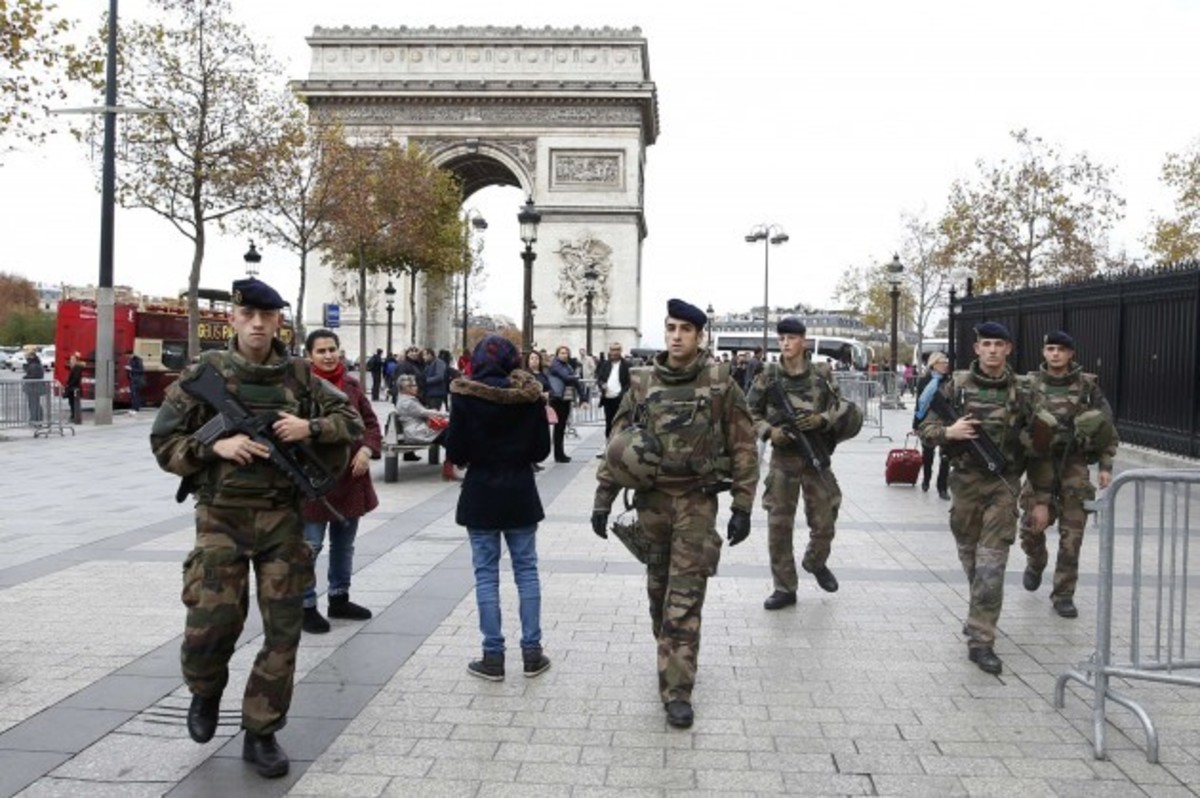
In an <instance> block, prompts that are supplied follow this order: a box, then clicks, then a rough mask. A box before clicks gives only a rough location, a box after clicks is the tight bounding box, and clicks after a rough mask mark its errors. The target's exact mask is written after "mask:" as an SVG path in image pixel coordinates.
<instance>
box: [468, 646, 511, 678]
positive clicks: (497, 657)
mask: <svg viewBox="0 0 1200 798" xmlns="http://www.w3.org/2000/svg"><path fill="white" fill-rule="evenodd" d="M467 673H469V674H471V675H472V676H478V677H479V678H480V679H487V680H488V681H489V682H502V681H504V653H503V652H501V653H499V654H489V653H487V652H486V651H485V652H483V659H477V660H475V661H473V662H472V663H471V664H469V665H467Z"/></svg>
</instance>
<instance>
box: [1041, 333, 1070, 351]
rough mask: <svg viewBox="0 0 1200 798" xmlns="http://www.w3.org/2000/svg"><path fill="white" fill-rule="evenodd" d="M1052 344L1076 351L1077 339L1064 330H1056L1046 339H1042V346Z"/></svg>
mask: <svg viewBox="0 0 1200 798" xmlns="http://www.w3.org/2000/svg"><path fill="white" fill-rule="evenodd" d="M1050 344H1056V345H1058V346H1065V347H1066V348H1067V349H1070V350H1071V351H1075V339H1074V338H1072V337H1071V336H1070V335H1069V334H1068V333H1065V332H1063V331H1062V330H1055V331H1054V332H1052V333H1048V334H1047V335H1046V337H1044V338H1043V339H1042V346H1049V345H1050Z"/></svg>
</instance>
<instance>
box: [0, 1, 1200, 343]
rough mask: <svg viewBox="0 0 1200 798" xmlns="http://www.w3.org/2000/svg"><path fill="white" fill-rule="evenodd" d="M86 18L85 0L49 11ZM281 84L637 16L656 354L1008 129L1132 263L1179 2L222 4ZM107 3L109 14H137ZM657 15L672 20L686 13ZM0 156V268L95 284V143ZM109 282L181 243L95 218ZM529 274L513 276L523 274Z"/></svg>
mask: <svg viewBox="0 0 1200 798" xmlns="http://www.w3.org/2000/svg"><path fill="white" fill-rule="evenodd" d="M58 4H59V6H60V8H61V9H62V11H64V12H65V13H66V14H67V15H68V16H72V17H76V18H80V19H84V20H86V21H88V24H89V25H92V24H93V23H94V21H95V20H96V19H98V17H99V15H100V13H101V11H103V10H104V9H105V8H107V5H108V4H107V2H105V0H88V1H87V2H85V1H84V0H58ZM234 6H235V9H236V11H237V14H238V15H239V17H240V18H241V19H242V20H243V21H245V22H246V23H247V25H248V26H249V27H250V28H251V29H252V30H255V31H257V32H259V33H260V35H261V36H262V38H263V39H264V40H265V41H267V42H269V44H270V45H271V47H272V48H273V50H274V52H275V54H276V56H277V57H278V58H279V60H281V61H282V62H283V63H284V64H285V66H286V70H287V75H288V77H289V78H303V77H305V76H306V75H307V70H308V60H309V49H308V46H307V44H306V42H305V36H307V35H309V34H311V33H312V30H313V27H314V26H317V25H320V26H340V25H351V26H369V25H379V26H381V27H390V26H399V25H409V26H424V25H438V26H452V25H460V24H462V25H501V26H509V25H525V26H529V27H541V26H544V25H552V26H573V25H582V26H585V27H600V26H604V25H610V26H614V27H632V26H635V25H636V26H640V27H641V29H642V33H643V35H645V36H646V37H647V39H648V41H649V52H650V70H651V78H652V79H653V80H654V81H655V82H656V83H657V86H658V98H659V107H660V116H661V125H662V131H661V135H660V137H659V139H658V143H657V144H655V145H654V146H653V147H651V148H650V149H649V150H648V155H647V168H646V218H647V223H648V226H649V237H648V238H647V239H646V242H645V249H644V274H645V283H644V286H643V292H644V293H643V319H642V323H643V334H644V336H645V341H646V343H647V344H655V343H658V342H659V341H661V334H660V333H659V330H660V325H661V318H662V312H663V306H664V303H665V301H666V299H667V298H668V297H671V296H680V297H683V298H686V299H688V300H689V301H692V302H694V303H695V304H698V305H701V306H705V305H708V304H709V303H711V304H712V305H713V306H714V307H715V308H716V310H717V311H718V312H726V311H739V310H745V309H747V308H749V307H750V306H751V305H753V304H758V303H761V301H762V295H763V257H762V245H761V244H758V245H755V246H751V245H749V244H747V243H745V241H744V238H743V237H744V236H745V234H746V233H747V232H748V231H749V229H750V228H751V227H752V226H753V225H755V224H756V223H759V222H774V223H778V224H780V225H782V226H783V227H784V228H785V229H786V230H787V232H788V234H789V235H790V236H791V240H790V242H788V243H787V244H785V245H783V246H782V247H777V248H772V253H771V255H772V257H771V285H770V296H771V303H772V304H773V305H776V304H791V303H794V302H805V303H808V304H813V305H818V306H823V305H828V304H829V303H830V302H831V294H832V290H833V287H834V284H835V282H836V280H837V277H838V275H839V274H840V273H841V271H842V270H843V269H844V268H845V267H846V266H847V265H850V264H858V263H868V262H872V261H874V260H886V259H889V258H890V256H891V253H892V250H893V249H894V248H895V247H896V243H897V239H898V236H899V235H900V214H901V213H902V212H904V211H911V212H917V213H920V212H927V213H928V214H930V215H931V216H936V215H938V214H939V213H940V212H941V211H942V210H943V209H944V207H945V199H946V196H947V192H948V189H949V187H950V184H951V182H952V181H953V180H954V179H955V178H959V177H966V176H970V175H971V174H973V173H974V162H975V160H976V159H978V158H983V159H985V160H989V161H995V160H998V159H999V158H1001V157H1003V156H1005V155H1011V154H1012V152H1013V151H1012V150H1011V148H1010V142H1009V136H1008V134H1009V131H1010V130H1014V129H1018V128H1022V127H1027V128H1028V129H1029V130H1030V131H1031V132H1032V133H1033V134H1035V135H1039V136H1041V137H1043V138H1045V139H1047V140H1048V141H1050V142H1052V143H1054V144H1056V145H1058V146H1059V147H1061V148H1062V149H1064V150H1065V151H1066V152H1068V153H1076V152H1080V151H1083V152H1086V153H1087V154H1088V155H1089V156H1090V157H1092V158H1093V159H1095V160H1097V161H1100V162H1102V163H1105V164H1107V165H1109V166H1112V167H1114V168H1115V169H1116V173H1117V181H1116V188H1117V190H1118V191H1119V192H1120V193H1121V194H1122V195H1123V196H1124V197H1125V198H1126V199H1127V200H1128V206H1127V209H1126V211H1127V219H1126V221H1125V222H1124V223H1123V224H1122V226H1121V227H1120V228H1119V230H1118V232H1117V234H1116V236H1115V237H1114V238H1115V240H1116V243H1118V244H1120V245H1123V246H1125V247H1126V248H1127V249H1128V250H1129V251H1130V252H1131V253H1132V254H1141V253H1142V252H1143V251H1144V247H1143V245H1142V243H1141V239H1142V237H1143V236H1144V235H1145V233H1146V231H1147V229H1148V228H1149V223H1150V219H1151V217H1152V215H1153V214H1154V213H1168V212H1170V209H1171V207H1170V205H1171V197H1170V196H1169V194H1167V193H1166V192H1165V191H1164V190H1163V188H1162V187H1161V185H1160V184H1159V183H1158V174H1159V168H1160V166H1161V163H1162V159H1163V156H1164V154H1165V153H1167V152H1169V151H1178V150H1182V149H1184V148H1186V147H1188V146H1189V145H1190V144H1191V143H1193V142H1194V141H1196V139H1197V137H1198V136H1200V103H1197V102H1196V92H1197V89H1196V87H1197V85H1200V80H1198V77H1200V75H1198V72H1200V62H1198V61H1197V59H1196V58H1195V45H1194V43H1195V40H1196V37H1197V35H1198V34H1200V3H1194V2H1189V0H1178V2H1170V1H1169V0H1139V2H1129V0H1124V1H1123V2H1109V1H1107V0H1100V1H1096V0H1093V1H1092V2H1076V1H1074V0H1070V1H1067V0H1055V1H1054V2H1047V0H1008V1H1007V2H1005V3H986V4H985V3H971V2H961V0H957V1H955V2H950V1H947V2H940V1H934V0H928V1H910V2H902V3H901V2H843V3H794V4H785V3H773V2H765V0H743V2H737V3H720V4H705V5H704V6H703V10H701V6H700V5H696V4H691V5H688V4H678V3H670V4H668V3H665V2H660V3H654V4H651V3H649V2H646V0H637V1H636V2H629V1H627V0H606V1H605V2H595V3H586V4H585V3H576V2H563V1H562V0H557V1H556V2H545V1H544V0H525V2H522V3H511V4H499V3H495V2H486V3H485V2H479V0H456V2H454V3H422V4H414V3H403V4H401V3H393V2H382V0H341V2H338V3H329V2H327V1H324V0H287V2H284V0H253V2H251V0H235V2H234ZM145 7H146V6H145V2H144V0H121V9H120V15H121V17H122V18H126V19H131V18H134V17H137V16H139V15H141V14H143V13H144V10H145ZM677 9H688V10H687V11H683V10H677ZM2 157H3V163H4V165H3V168H2V169H0V180H3V181H4V182H3V185H4V189H5V190H4V191H3V192H0V242H2V243H0V271H7V272H15V273H17V274H22V275H25V276H28V277H30V278H33V279H38V280H45V281H51V282H59V281H65V282H68V283H71V284H87V283H95V282H96V280H97V277H98V257H99V256H98V251H99V216H100V200H99V195H98V193H97V192H96V190H95V183H96V181H95V171H96V170H95V161H98V158H99V155H98V153H92V152H89V150H88V148H87V147H86V146H85V145H79V144H76V143H75V142H74V141H73V140H69V139H67V138H66V137H60V138H59V139H58V140H56V141H53V142H51V143H50V144H48V145H47V146H45V147H43V148H41V149H39V150H34V151H30V150H26V151H24V152H18V153H10V154H7V155H4V156H2ZM521 200H522V197H521V196H520V193H519V192H518V190H517V189H498V188H493V189H488V190H486V191H484V192H481V193H479V194H477V195H476V196H475V197H474V198H473V199H472V200H471V201H470V202H469V204H471V205H475V206H477V207H478V209H479V210H480V211H481V212H482V213H483V214H484V216H485V217H486V218H487V219H488V222H489V225H490V227H489V230H488V234H487V235H488V237H487V244H486V251H485V262H486V264H487V275H488V277H487V284H486V287H485V289H484V291H483V292H482V293H483V296H482V297H480V302H481V304H482V309H483V310H485V311H493V312H500V313H506V314H508V315H510V316H512V317H514V318H519V317H520V314H519V307H520V300H521V282H520V280H521V278H520V275H521V261H520V257H519V253H520V249H521V244H520V241H519V239H518V238H517V233H516V212H517V209H518V205H519V204H520V202H521ZM210 235H211V236H212V237H211V238H210V245H209V248H208V255H207V258H206V261H205V266H204V273H203V277H202V284H203V285H205V286H214V287H223V286H227V285H228V284H229V282H230V281H231V280H232V279H234V278H236V277H238V276H240V275H241V273H242V271H243V263H242V257H241V256H242V253H243V252H244V251H245V249H246V242H245V239H244V238H240V237H239V238H233V237H222V236H221V235H220V234H219V233H218V232H217V231H215V230H214V231H212V233H211V234H210ZM116 254H117V260H116V282H117V283H118V284H127V285H132V286H133V287H135V288H136V289H138V290H141V291H143V292H150V293H158V294H175V293H177V292H178V291H179V290H180V289H181V288H183V287H184V286H185V285H186V280H187V274H188V269H189V267H190V262H191V243H190V241H188V240H187V239H185V238H184V237H183V236H182V235H180V234H179V233H177V232H175V231H174V229H173V228H171V227H170V226H169V225H168V224H167V223H166V222H165V221H162V220H160V219H159V218H158V217H156V216H154V215H152V214H151V213H149V212H146V211H140V212H129V211H118V214H117V221H116ZM295 264H296V256H295V255H293V254H291V253H288V252H285V251H282V250H273V249H271V248H267V249H265V251H264V252H263V263H262V276H263V277H264V279H267V280H269V281H270V282H272V283H273V284H276V285H277V286H278V287H279V288H280V289H281V290H283V291H284V292H285V294H288V295H291V296H293V297H294V296H295V292H296V289H297V286H298V283H299V279H298V275H297V273H296V272H297V269H296V265H295ZM535 279H536V277H535Z"/></svg>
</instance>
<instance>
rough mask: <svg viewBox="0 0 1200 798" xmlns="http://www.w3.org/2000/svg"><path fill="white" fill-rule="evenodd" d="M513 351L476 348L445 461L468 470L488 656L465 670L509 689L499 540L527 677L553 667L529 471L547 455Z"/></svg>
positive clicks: (539, 512) (456, 396) (462, 508)
mask: <svg viewBox="0 0 1200 798" xmlns="http://www.w3.org/2000/svg"><path fill="white" fill-rule="evenodd" d="M520 364H521V356H520V353H519V352H517V348H516V347H515V346H513V344H512V342H511V341H509V340H508V339H506V338H503V337H501V336H498V335H489V336H487V337H486V338H484V339H483V340H482V341H480V342H479V343H478V344H477V345H476V346H475V352H474V353H473V355H472V356H471V377H470V378H469V379H468V378H462V379H457V380H455V381H454V382H453V383H452V384H451V386H450V392H451V393H452V394H453V400H452V401H451V403H450V429H449V433H448V435H447V438H446V457H447V458H448V460H449V461H452V462H455V463H460V464H470V467H469V468H468V469H467V474H466V477H465V479H464V480H463V486H462V491H461V492H460V493H459V497H458V507H457V510H456V511H455V521H456V522H457V523H458V524H460V525H461V526H464V527H466V529H467V535H468V537H469V539H470V541H471V562H472V565H473V566H474V569H475V604H476V607H477V609H478V612H479V632H480V634H481V635H482V636H483V656H482V657H481V658H480V659H477V660H472V661H471V662H470V663H469V664H468V665H467V672H468V673H470V674H471V675H472V676H478V677H480V678H482V679H488V680H491V681H501V680H503V679H504V655H505V645H504V629H503V627H502V625H501V621H500V567H499V566H500V554H501V539H502V538H503V541H504V545H506V546H507V547H508V555H509V557H510V559H511V560H512V570H513V579H514V581H515V582H516V585H517V604H518V610H517V615H518V617H519V618H520V620H521V661H522V666H523V670H524V673H525V676H527V677H533V676H538V675H539V674H541V673H543V672H545V670H546V669H547V668H549V667H550V660H549V658H547V657H546V655H545V654H544V653H543V651H542V628H541V606H542V589H541V583H540V580H539V578H538V569H537V527H538V523H539V522H540V521H541V520H542V519H543V518H545V517H546V516H545V512H544V511H543V509H542V502H541V498H540V497H539V496H538V489H537V483H536V482H535V481H534V477H533V469H532V466H533V464H535V463H537V462H538V461H540V460H544V459H546V455H548V454H549V453H550V430H549V427H547V425H546V405H545V402H544V400H543V398H542V386H541V385H540V384H539V383H538V382H537V381H536V380H535V379H534V378H533V377H532V376H531V375H530V374H529V373H528V372H525V371H522V370H521V369H520V368H519V367H520Z"/></svg>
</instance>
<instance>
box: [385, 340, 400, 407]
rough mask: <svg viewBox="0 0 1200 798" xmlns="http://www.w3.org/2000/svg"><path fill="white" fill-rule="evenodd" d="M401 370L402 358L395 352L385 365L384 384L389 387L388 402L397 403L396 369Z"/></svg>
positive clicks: (388, 357) (389, 356)
mask: <svg viewBox="0 0 1200 798" xmlns="http://www.w3.org/2000/svg"><path fill="white" fill-rule="evenodd" d="M398 368H400V358H398V357H397V356H396V354H395V353H394V352H393V353H392V354H390V355H388V356H387V360H386V361H385V362H384V364H383V382H384V384H385V385H386V386H387V395H388V401H389V402H391V403H392V404H395V403H396V369H398Z"/></svg>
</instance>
